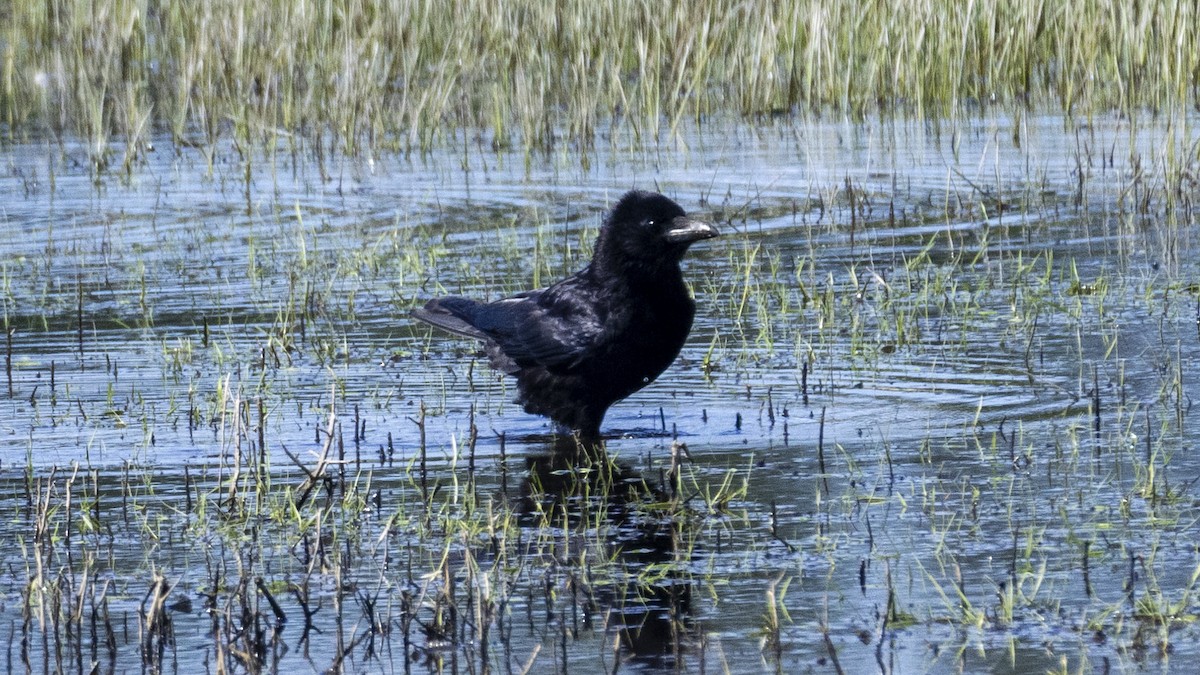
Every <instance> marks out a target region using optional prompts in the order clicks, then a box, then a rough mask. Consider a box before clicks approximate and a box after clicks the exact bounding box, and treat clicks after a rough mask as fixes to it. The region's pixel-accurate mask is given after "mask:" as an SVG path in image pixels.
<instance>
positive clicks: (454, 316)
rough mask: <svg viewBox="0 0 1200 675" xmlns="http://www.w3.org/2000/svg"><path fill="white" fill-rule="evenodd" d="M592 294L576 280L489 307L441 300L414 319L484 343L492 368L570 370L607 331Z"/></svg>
mask: <svg viewBox="0 0 1200 675" xmlns="http://www.w3.org/2000/svg"><path fill="white" fill-rule="evenodd" d="M590 291H591V289H588V288H586V287H582V286H581V285H580V284H579V283H578V278H577V277H573V278H570V279H567V280H565V281H563V282H560V283H558V284H555V285H554V286H552V287H550V288H547V289H542V290H537V291H529V292H526V293H521V294H519V295H515V296H513V297H511V298H505V299H503V300H497V301H496V302H491V303H479V302H475V301H474V300H468V299H466V298H458V297H449V298H438V299H434V300H431V301H430V302H429V303H428V304H427V305H425V307H424V308H423V309H418V310H416V311H414V312H413V316H415V317H416V318H418V319H421V320H422V321H425V322H427V323H430V324H433V325H435V326H438V327H440V328H443V329H445V330H448V331H450V332H452V333H456V334H458V335H462V336H465V337H471V338H475V339H479V340H484V341H486V342H487V345H488V353H489V355H490V356H491V357H492V359H493V362H494V365H495V366H496V367H497V368H499V369H500V370H502V371H504V372H506V373H510V374H511V373H515V372H517V371H518V370H520V369H522V368H528V367H532V366H542V367H544V368H546V369H547V370H550V371H553V372H567V371H570V370H571V369H573V368H574V367H576V366H578V365H579V364H580V363H581V362H582V361H584V360H585V359H587V358H588V357H589V356H590V355H591V354H592V353H594V347H595V344H596V341H597V340H598V339H599V338H600V336H601V333H602V332H603V328H604V327H603V323H602V320H601V317H600V312H599V310H598V308H597V300H598V298H596V297H595V294H594V293H593V292H590Z"/></svg>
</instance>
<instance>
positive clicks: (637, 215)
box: [413, 190, 717, 439]
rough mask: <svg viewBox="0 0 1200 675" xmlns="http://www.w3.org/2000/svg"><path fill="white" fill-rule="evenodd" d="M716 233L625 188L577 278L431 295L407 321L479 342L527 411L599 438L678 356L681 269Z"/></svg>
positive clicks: (687, 327)
mask: <svg viewBox="0 0 1200 675" xmlns="http://www.w3.org/2000/svg"><path fill="white" fill-rule="evenodd" d="M715 236H717V229H716V228H714V227H713V226H712V225H709V224H707V223H703V222H700V221H698V220H693V219H691V218H689V217H688V216H687V214H686V213H684V211H683V209H682V208H680V207H679V205H678V204H676V203H675V202H673V201H671V200H670V199H668V198H667V197H664V196H663V195H661V194H658V193H654V192H643V191H639V190H634V191H630V192H627V193H626V194H625V195H624V196H623V197H621V199H620V201H618V202H617V204H616V206H614V207H613V209H612V211H611V212H610V213H609V214H608V217H607V218H605V220H604V224H603V225H602V226H601V228H600V233H599V235H598V236H597V237H596V246H595V252H594V254H593V256H592V260H591V262H590V263H589V264H588V265H587V266H586V267H584V268H583V269H582V270H580V271H579V272H577V273H575V274H573V275H572V276H570V277H567V278H566V279H564V280H562V281H560V282H558V283H556V284H554V285H552V286H550V287H548V288H542V289H538V290H534V291H526V292H524V293H519V294H517V295H514V296H512V297H509V298H504V299H502V300H497V301H495V302H479V301H476V300H471V299H468V298H462V297H456V296H451V297H444V298H434V299H433V300H430V301H429V302H428V303H427V304H426V305H425V306H424V307H422V308H419V309H416V310H414V311H413V317H415V318H417V319H419V320H421V321H424V322H426V323H429V324H432V325H434V326H437V327H439V328H442V329H444V330H447V331H449V332H451V333H454V334H457V335H462V336H465V337H470V338H474V339H477V340H481V341H483V343H484V351H485V352H486V353H487V355H488V357H489V360H490V362H491V364H492V367H494V368H496V369H497V370H500V371H501V372H503V373H505V374H508V375H512V376H514V377H516V378H517V401H518V402H519V403H521V404H523V406H524V408H525V411H526V412H529V413H533V414H537V415H545V416H547V417H549V418H550V419H551V420H553V421H554V423H555V424H556V425H557V427H558V430H559V431H560V432H566V433H570V432H575V433H578V434H579V435H580V437H582V438H589V439H594V438H598V437H599V436H600V424H601V422H603V420H604V414H605V412H606V411H607V410H608V408H609V406H611V405H612V404H613V403H616V402H617V401H620V400H621V399H623V398H625V397H626V396H629V395H630V394H632V393H634V392H635V391H637V390H639V389H641V388H642V387H644V386H646V385H647V384H650V383H651V382H652V381H654V379H655V378H656V377H658V376H659V374H660V373H662V372H663V371H664V370H666V369H667V367H668V366H670V365H671V362H673V361H674V360H675V357H676V356H678V355H679V350H680V349H681V348H682V347H683V343H684V341H685V340H686V339H687V336H688V333H689V332H690V331H691V328H692V319H693V317H694V316H695V313H696V304H695V302H694V301H693V300H692V298H691V295H690V294H689V293H688V289H687V286H686V285H685V284H684V281H683V273H682V271H681V270H680V268H679V263H680V260H682V258H683V255H684V253H686V252H687V250H688V247H689V246H690V245H691V244H692V243H693V242H696V241H699V240H701V239H709V238H711V237H715Z"/></svg>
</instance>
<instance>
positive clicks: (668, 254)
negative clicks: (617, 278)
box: [595, 190, 718, 272]
mask: <svg viewBox="0 0 1200 675" xmlns="http://www.w3.org/2000/svg"><path fill="white" fill-rule="evenodd" d="M717 234H718V232H717V228H715V227H713V226H712V225H709V224H708V223H704V222H701V221H698V220H693V219H691V218H689V217H688V216H687V214H686V213H684V212H683V209H681V208H680V207H679V205H678V204H676V203H675V202H673V201H671V200H670V199H668V198H666V197H664V196H662V195H660V194H658V193H657V192H643V191H641V190H631V191H629V192H626V193H625V195H624V196H623V197H621V200H620V201H618V202H617V205H616V206H614V207H613V209H612V211H611V212H609V214H608V217H607V218H605V220H604V225H603V226H602V227H601V228H600V236H599V237H597V239H596V256H595V260H596V261H597V262H599V263H601V264H602V265H603V266H605V267H607V268H612V267H614V266H615V267H619V268H624V269H627V270H641V271H646V272H653V271H655V270H657V269H661V268H664V267H666V268H670V267H674V268H675V269H678V264H679V260H680V259H681V258H682V257H683V254H684V253H686V252H687V249H688V246H690V245H691V243H692V242H694V241H699V240H701V239H709V238H711V237H715V236H717Z"/></svg>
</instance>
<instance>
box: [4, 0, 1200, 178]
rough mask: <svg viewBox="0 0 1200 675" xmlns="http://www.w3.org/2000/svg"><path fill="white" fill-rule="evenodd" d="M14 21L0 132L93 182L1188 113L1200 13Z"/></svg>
mask: <svg viewBox="0 0 1200 675" xmlns="http://www.w3.org/2000/svg"><path fill="white" fill-rule="evenodd" d="M2 14H3V16H4V26H5V27H4V28H3V29H0V52H2V54H0V62H2V63H3V64H4V67H3V76H2V77H0V124H3V126H4V129H5V131H6V135H7V136H8V137H9V138H13V137H19V136H22V135H24V134H27V133H29V132H31V131H37V130H50V131H52V132H54V133H55V134H59V135H60V138H62V134H73V135H77V136H79V137H81V138H83V139H85V140H86V141H87V143H88V146H89V154H90V156H91V159H92V162H93V163H94V165H95V167H96V168H97V169H103V168H105V167H107V166H108V165H109V163H110V159H111V155H112V154H113V147H120V148H123V149H124V157H123V160H122V165H123V167H124V168H125V169H126V170H130V169H131V167H132V166H133V165H134V164H136V162H137V160H138V157H139V156H140V155H141V154H142V153H143V152H145V151H146V150H147V149H148V147H149V145H148V133H149V131H150V130H151V129H155V128H159V129H166V130H168V131H169V132H170V134H171V136H172V137H173V138H174V139H175V140H176V141H178V142H181V143H185V144H196V143H198V144H201V145H204V146H207V147H214V146H215V145H216V143H217V142H218V141H219V140H225V141H230V142H232V145H233V147H234V149H235V150H236V151H237V152H238V153H241V154H242V155H243V157H248V156H249V155H247V154H246V153H248V152H249V151H250V150H252V149H254V148H256V147H265V148H268V149H274V148H275V147H276V146H277V145H279V144H283V145H285V146H289V147H292V148H296V147H308V148H310V149H312V150H313V151H314V153H315V154H317V155H318V156H321V157H327V156H328V153H329V152H330V151H342V152H348V153H353V154H357V153H361V152H363V151H364V150H377V149H387V148H392V149H399V150H403V151H412V150H424V149H428V148H431V147H433V146H434V145H436V144H441V143H459V142H462V143H468V142H469V141H467V140H466V139H468V138H472V137H474V136H476V134H477V133H478V132H484V134H486V140H487V141H490V144H491V146H492V147H495V148H507V147H513V146H519V147H524V148H526V149H527V150H529V149H539V148H541V149H544V148H548V147H551V146H553V145H554V144H555V143H557V142H559V141H560V140H563V139H565V140H568V141H571V142H573V143H577V144H579V145H581V146H583V147H588V146H591V145H592V144H594V143H595V142H596V140H597V139H598V138H601V135H600V133H599V132H600V130H605V129H608V128H610V127H614V126H615V127H617V128H619V129H620V130H621V131H623V132H626V133H627V134H628V135H627V136H626V137H627V138H629V139H631V140H633V141H634V142H641V143H646V142H653V141H655V140H658V139H660V137H661V136H662V135H663V133H664V132H666V133H670V132H671V131H673V130H675V129H676V128H677V127H678V125H679V124H680V123H681V122H683V121H686V120H693V119H702V118H707V117H711V116H721V115H729V114H733V115H739V114H740V115H746V116H762V115H777V114H780V113H785V114H786V113H791V112H794V111H798V110H833V111H837V112H841V113H845V114H849V115H852V116H863V115H867V114H872V113H878V112H884V113H890V112H897V111H898V112H902V113H905V114H915V115H917V116H930V117H936V116H946V115H955V114H957V113H958V112H959V111H962V110H971V109H975V108H976V107H987V106H993V105H998V106H1002V107H1004V108H1006V109H1010V110H1012V109H1015V110H1018V111H1020V110H1022V109H1024V108H1025V107H1026V106H1029V105H1038V106H1047V107H1056V108H1058V109H1059V110H1062V111H1064V112H1067V113H1069V114H1088V113H1092V112H1096V111H1104V110H1109V109H1113V108H1116V109H1119V110H1121V111H1123V112H1126V113H1132V112H1136V111H1138V110H1141V109H1146V108H1150V109H1155V110H1162V109H1167V108H1179V109H1183V108H1186V107H1187V106H1189V105H1191V101H1192V100H1193V99H1194V98H1195V96H1196V93H1197V92H1196V87H1197V84H1196V82H1197V73H1198V72H1200V34H1198V33H1197V32H1196V31H1195V30H1193V27H1194V26H1195V24H1196V21H1197V19H1198V17H1197V16H1196V9H1195V7H1194V6H1192V5H1190V4H1187V3H1177V2H1171V1H1170V0H1154V1H1152V2H1145V3H1137V4H1133V5H1128V6H1126V5H1120V6H1118V5H1113V4H1112V3H1106V2H1100V1H1099V0H1088V1H1087V2H1082V3H1073V2H1066V1H1065V0H1058V1H1050V2H1039V3H1023V2H1012V1H1011V0H981V1H979V2H973V3H965V4H964V3H959V2H951V1H950V0H934V1H932V2H924V3H914V2H901V3H860V2H853V1H850V0H820V1H818V2H810V3H780V4H774V5H770V6H767V7H763V8H756V7H753V6H751V5H747V4H745V3H738V2H734V1H733V0H701V1H699V2H690V3H678V4H672V5H669V6H663V5H660V4H656V3H650V4H647V3H641V2H634V1H633V0H621V1H619V2H612V3H603V4H601V5H596V4H593V3H586V2H568V3H565V4H564V3H559V2H550V1H549V0H531V1H529V2H524V3H517V4H509V5H497V4H494V3H467V4H460V3H399V4H386V5H381V4H379V3H376V2H373V1H370V0H350V1H348V2H342V3H338V4H336V5H329V4H328V3H321V2H316V1H315V0H304V1H302V2H298V3H297V2H282V1H280V0H271V1H270V2H267V3H266V4H262V3H259V4H255V5H240V4H236V3H193V2H185V1H182V0H162V1H160V2H153V3H147V2H125V1H122V0H100V1H98V2H84V1H83V0H67V1H66V2H61V3H54V4H53V5H47V4H45V3H39V2H34V1H32V0H17V1H16V2H13V3H11V4H10V5H8V8H7V9H5V10H3V11H2ZM543 36H546V37H545V39H542V37H543ZM464 132H465V133H464ZM618 137H619V136H612V138H614V139H616V138H618ZM114 139H120V141H121V143H120V144H119V145H117V146H113V145H112V142H113V140H114ZM614 142H615V141H614Z"/></svg>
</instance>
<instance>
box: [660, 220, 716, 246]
mask: <svg viewBox="0 0 1200 675" xmlns="http://www.w3.org/2000/svg"><path fill="white" fill-rule="evenodd" d="M718 234H720V232H718V231H717V228H715V227H713V226H712V225H709V224H708V223H702V222H700V221H699V220H692V219H691V218H688V217H687V216H679V217H678V218H676V219H675V220H672V221H671V229H669V230H667V233H666V239H667V241H669V242H671V243H672V244H688V243H691V242H693V241H700V240H701V239H712V238H713V237H715V236H717V235H718Z"/></svg>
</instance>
